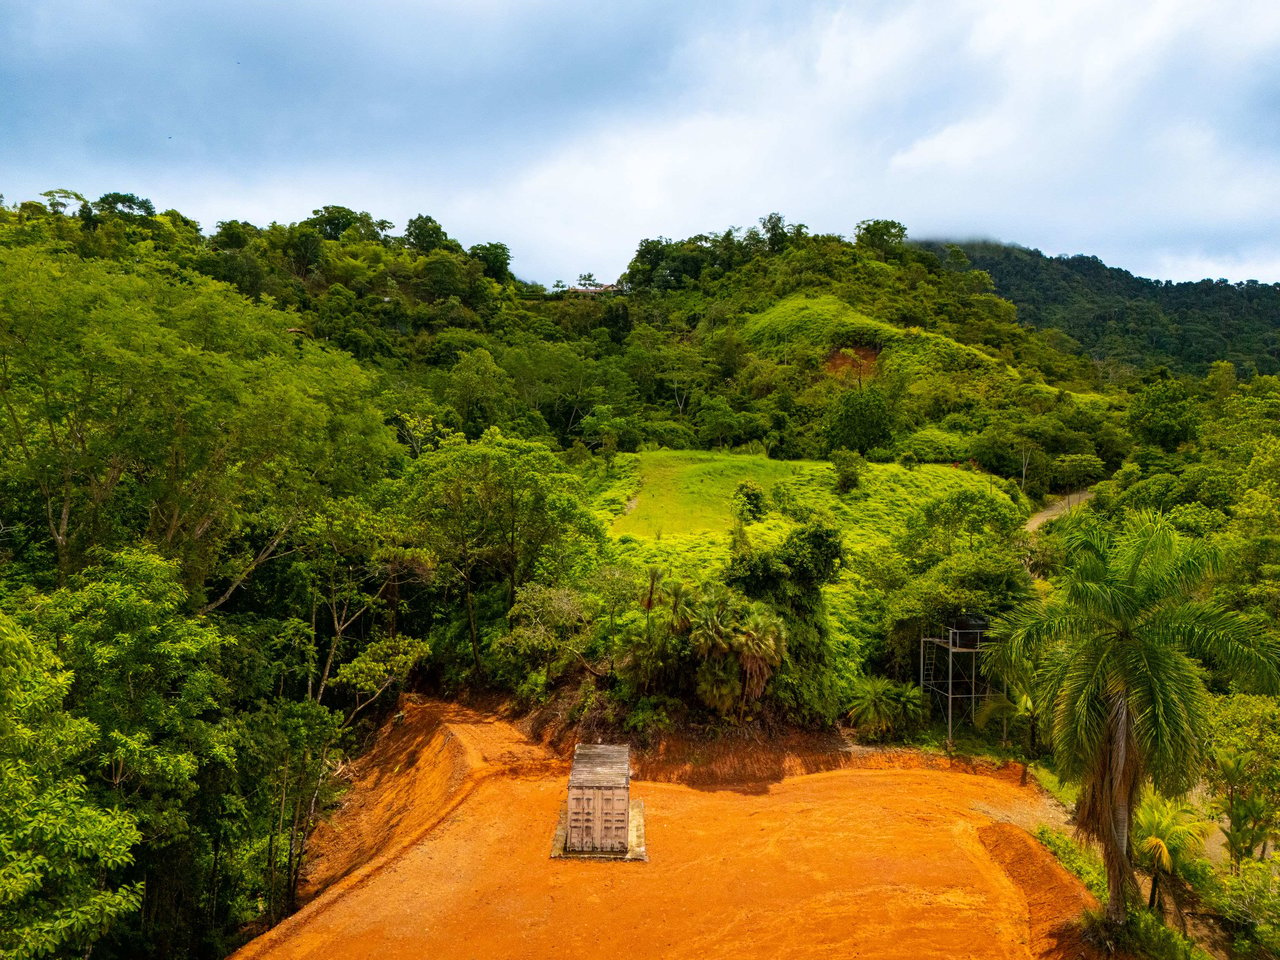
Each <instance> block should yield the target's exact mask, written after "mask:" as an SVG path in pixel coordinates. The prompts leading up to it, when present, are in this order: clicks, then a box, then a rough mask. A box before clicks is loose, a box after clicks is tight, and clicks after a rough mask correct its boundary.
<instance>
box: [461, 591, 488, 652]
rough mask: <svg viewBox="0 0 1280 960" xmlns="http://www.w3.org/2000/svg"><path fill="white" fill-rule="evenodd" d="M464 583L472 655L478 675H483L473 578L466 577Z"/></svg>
mask: <svg viewBox="0 0 1280 960" xmlns="http://www.w3.org/2000/svg"><path fill="white" fill-rule="evenodd" d="M463 584H464V586H465V593H466V600H467V627H468V628H469V629H470V631H471V656H472V657H473V658H474V659H475V662H476V676H482V675H483V674H484V667H482V666H481V665H480V631H479V630H478V629H477V627H476V603H475V597H474V596H473V594H472V593H471V578H470V577H467V578H466V579H464V580H463Z"/></svg>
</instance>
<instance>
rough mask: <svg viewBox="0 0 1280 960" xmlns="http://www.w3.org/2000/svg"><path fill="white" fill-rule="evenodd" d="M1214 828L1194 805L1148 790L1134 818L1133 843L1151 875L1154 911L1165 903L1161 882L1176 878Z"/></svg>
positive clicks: (1149, 906)
mask: <svg viewBox="0 0 1280 960" xmlns="http://www.w3.org/2000/svg"><path fill="white" fill-rule="evenodd" d="M1211 827H1212V824H1210V823H1209V822H1208V821H1207V820H1205V819H1204V818H1203V817H1201V816H1200V814H1199V812H1198V811H1197V810H1196V809H1195V807H1193V806H1191V805H1190V804H1188V803H1186V802H1185V801H1182V800H1173V799H1169V798H1167V797H1162V796H1160V795H1158V794H1155V793H1148V794H1147V795H1146V796H1145V797H1144V798H1143V800H1142V802H1141V803H1140V804H1139V805H1138V809H1137V811H1136V812H1135V813H1134V817H1133V846H1134V849H1135V850H1136V851H1137V855H1138V856H1137V859H1138V864H1139V865H1140V866H1141V867H1142V868H1143V869H1145V870H1146V871H1147V873H1148V874H1150V876H1151V894H1150V896H1149V897H1148V898H1147V909H1148V910H1155V909H1156V908H1157V907H1158V906H1160V904H1161V902H1162V895H1163V889H1162V887H1161V882H1162V881H1163V880H1165V879H1166V878H1167V879H1169V880H1177V879H1178V877H1179V876H1180V874H1181V873H1182V870H1183V868H1184V867H1185V866H1186V865H1187V864H1188V863H1189V862H1190V861H1191V859H1192V858H1194V857H1196V856H1198V855H1199V854H1200V852H1201V850H1203V849H1204V841H1205V837H1207V836H1208V834H1209V830H1210V828H1211Z"/></svg>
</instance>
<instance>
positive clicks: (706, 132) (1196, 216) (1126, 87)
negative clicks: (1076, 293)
mask: <svg viewBox="0 0 1280 960" xmlns="http://www.w3.org/2000/svg"><path fill="white" fill-rule="evenodd" d="M55 187H66V188H70V189H74V190H78V191H80V192H82V193H85V194H89V195H91V196H97V195H99V194H101V193H103V192H106V191H109V190H119V191H124V192H132V193H138V194H141V195H144V196H148V197H150V198H151V199H152V200H154V201H155V203H156V205H157V207H159V208H161V209H163V208H167V207H176V208H177V209H179V210H182V211H183V212H184V213H187V214H188V215H190V216H193V217H195V218H196V219H198V220H200V221H201V223H202V224H203V225H204V226H205V227H206V228H212V227H213V226H214V224H215V223H216V222H217V221H218V220H224V219H231V218H241V219H248V220H252V221H254V222H257V223H267V222H269V221H272V220H278V221H281V222H289V221H293V220H298V219H301V218H303V217H306V216H308V215H309V213H310V211H311V210H312V209H313V208H314V207H317V206H319V205H321V204H324V203H337V204H342V205H344V206H350V207H355V208H357V209H366V210H369V211H370V212H372V213H374V214H375V215H376V216H379V217H385V218H387V219H389V220H391V221H393V222H394V223H396V224H397V225H398V226H403V224H404V222H405V221H406V220H407V219H408V218H409V217H411V216H413V215H414V214H416V213H430V214H432V215H433V216H435V217H436V218H437V219H439V220H440V221H441V222H442V223H444V225H445V226H446V228H447V229H448V230H449V231H450V233H452V234H453V235H454V236H456V237H458V238H459V239H460V240H462V241H463V242H464V243H466V244H471V243H477V242H483V241H489V240H502V241H504V242H506V243H507V244H508V245H509V246H510V247H511V249H512V252H513V254H514V255H515V264H514V265H515V267H516V270H517V272H518V273H520V275H522V276H524V277H526V278H528V279H532V280H540V281H543V282H546V283H550V282H552V281H554V280H557V279H565V280H573V279H574V278H575V277H576V276H577V275H578V274H579V273H582V272H585V271H591V272H593V273H595V274H596V275H597V276H598V277H601V278H612V277H615V276H617V275H618V273H619V272H621V270H622V269H623V268H624V267H625V265H626V262H627V260H628V259H629V257H630V254H631V252H632V251H633V250H634V248H635V245H636V242H637V241H638V240H639V239H641V238H642V237H649V236H658V235H664V236H670V237H677V236H687V235H689V234H692V233H699V232H704V231H708V230H712V229H722V228H724V227H726V226H730V225H738V226H746V225H750V224H751V223H753V222H755V220H756V219H758V218H759V217H760V216H762V215H764V214H766V213H769V212H770V211H774V210H777V211H780V212H782V213H783V214H784V215H785V216H786V217H787V219H788V220H792V221H795V220H798V221H801V222H804V223H807V224H808V225H809V226H810V227H811V228H812V229H814V230H817V231H822V232H832V233H843V234H849V233H851V232H852V230H853V227H854V224H856V223H857V221H859V220H863V219H867V218H872V217H877V218H891V219H895V220H901V221H902V222H904V223H905V224H906V225H907V227H908V229H909V231H910V233H911V235H912V236H915V237H920V238H924V237H955V238H960V237H973V236H984V237H994V238H998V239H1002V240H1009V241H1014V242H1018V243H1022V244H1024V245H1027V246H1033V247H1038V248H1040V249H1042V250H1044V251H1045V252H1046V253H1079V252H1084V253H1092V254H1096V255H1098V256H1100V257H1102V258H1103V259H1104V260H1106V261H1107V262H1109V263H1112V264H1115V265H1118V266H1123V267H1126V268H1128V269H1130V270H1132V271H1134V272H1135V273H1139V274H1142V275H1146V276H1155V277H1162V278H1171V279H1188V278H1197V279H1198V278H1200V277H1203V276H1209V277H1215V278H1216V277H1227V278H1230V279H1233V280H1236V279H1245V278H1257V279H1261V280H1266V281H1280V231H1278V230H1277V226H1278V224H1277V213H1280V4H1276V3H1274V2H1270V0H1239V2H1236V0H1214V2H1212V3H1211V2H1208V0H1198V2H1184V0H1140V2H1137V0H1135V2H1131V0H1072V2H1062V0H1052V2H1041V0H888V2H878V0H860V2H845V3H819V2H808V0H791V2H776V3H771V2H763V0H760V2H752V0H743V2H731V0H719V2H699V0H679V2H677V0H647V2H630V0H612V2H608V3H602V2H599V0H596V2H585V0H582V2H579V0H465V2H463V0H451V2H446V0H363V2H360V3H356V2H352V0H306V2H301V0H299V2H292V0H217V2H204V0H181V2H175V0H113V2H106V0H4V2H3V3H0V193H3V194H4V195H5V197H6V200H7V202H15V201H18V200H23V199H30V198H34V197H35V196H36V195H37V194H39V193H40V192H41V191H43V190H47V189H50V188H55Z"/></svg>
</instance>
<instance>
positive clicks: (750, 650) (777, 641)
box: [738, 604, 787, 710]
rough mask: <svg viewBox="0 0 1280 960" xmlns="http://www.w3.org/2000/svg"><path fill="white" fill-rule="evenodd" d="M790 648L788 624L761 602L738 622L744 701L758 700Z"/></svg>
mask: <svg viewBox="0 0 1280 960" xmlns="http://www.w3.org/2000/svg"><path fill="white" fill-rule="evenodd" d="M786 649H787V627H786V624H784V623H783V622H782V620H781V619H780V618H779V617H776V616H774V615H773V614H772V613H770V612H769V611H768V610H765V609H763V608H762V607H761V606H760V605H759V604H756V605H755V606H753V607H752V609H751V611H750V612H749V613H748V614H747V615H746V617H744V618H743V620H742V622H741V623H740V624H739V625H738V663H739V665H740V666H741V667H742V679H743V683H742V702H741V704H740V705H739V709H740V710H741V709H744V708H745V707H746V705H747V703H748V702H750V701H752V700H759V699H760V697H761V695H762V694H763V693H764V688H765V684H767V683H768V682H769V678H770V677H771V676H773V671H774V670H775V669H776V668H777V666H778V665H779V664H780V663H782V658H783V656H784V654H785V652H786Z"/></svg>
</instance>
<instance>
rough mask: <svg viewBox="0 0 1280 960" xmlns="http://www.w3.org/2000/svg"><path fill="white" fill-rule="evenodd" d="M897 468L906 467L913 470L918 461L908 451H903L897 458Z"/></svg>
mask: <svg viewBox="0 0 1280 960" xmlns="http://www.w3.org/2000/svg"><path fill="white" fill-rule="evenodd" d="M897 460H898V466H900V467H906V468H907V469H908V470H914V469H915V468H916V466H917V465H918V464H919V463H920V460H919V458H918V457H916V455H915V454H914V453H912V452H911V451H910V450H903V451H902V452H901V453H900V454H898V457H897Z"/></svg>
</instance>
